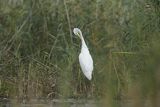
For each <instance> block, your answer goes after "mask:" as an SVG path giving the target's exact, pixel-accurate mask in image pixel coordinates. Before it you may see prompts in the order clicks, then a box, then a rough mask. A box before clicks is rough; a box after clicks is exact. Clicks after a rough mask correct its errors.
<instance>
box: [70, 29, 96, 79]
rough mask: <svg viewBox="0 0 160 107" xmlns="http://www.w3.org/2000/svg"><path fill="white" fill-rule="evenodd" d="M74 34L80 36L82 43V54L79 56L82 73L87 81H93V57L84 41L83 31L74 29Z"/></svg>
mask: <svg viewBox="0 0 160 107" xmlns="http://www.w3.org/2000/svg"><path fill="white" fill-rule="evenodd" d="M73 32H74V34H75V35H77V36H79V37H80V39H81V41H82V46H81V53H80V54H79V63H80V66H81V69H82V72H83V73H84V75H85V76H86V77H87V79H89V80H91V79H92V71H93V60H92V57H91V55H90V52H89V50H88V48H87V45H86V43H85V41H84V38H83V36H82V32H81V30H80V29H78V28H74V30H73Z"/></svg>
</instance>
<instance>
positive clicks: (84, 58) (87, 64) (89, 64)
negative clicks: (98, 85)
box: [79, 52, 93, 80]
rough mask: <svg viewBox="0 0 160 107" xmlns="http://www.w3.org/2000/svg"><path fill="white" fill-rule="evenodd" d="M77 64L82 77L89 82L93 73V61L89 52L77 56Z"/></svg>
mask: <svg viewBox="0 0 160 107" xmlns="http://www.w3.org/2000/svg"><path fill="white" fill-rule="evenodd" d="M79 62H80V66H81V69H82V71H83V73H84V75H85V76H86V77H87V78H88V79H89V80H91V78H92V71H93V60H92V57H91V55H90V53H89V52H82V53H80V55H79Z"/></svg>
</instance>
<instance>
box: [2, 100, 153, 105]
mask: <svg viewBox="0 0 160 107" xmlns="http://www.w3.org/2000/svg"><path fill="white" fill-rule="evenodd" d="M138 102H139V103H141V105H142V107H151V102H150V100H139V101H138ZM114 103H115V106H114V107H135V106H136V103H137V101H133V100H126V101H120V100H115V101H114ZM103 104H104V102H102V101H96V100H75V99H67V100H59V99H54V100H36V99H33V100H30V101H29V102H27V103H18V102H17V100H15V99H12V100H8V99H1V100H0V107H105V106H106V105H103ZM108 107H110V106H108ZM111 107H112V106H111Z"/></svg>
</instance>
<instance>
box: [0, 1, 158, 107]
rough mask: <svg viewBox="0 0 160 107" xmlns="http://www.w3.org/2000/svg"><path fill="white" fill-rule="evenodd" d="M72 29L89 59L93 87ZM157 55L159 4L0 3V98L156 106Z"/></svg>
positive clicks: (81, 2)
mask: <svg viewBox="0 0 160 107" xmlns="http://www.w3.org/2000/svg"><path fill="white" fill-rule="evenodd" d="M74 27H78V28H80V29H81V30H82V33H83V35H84V38H85V40H86V42H87V45H88V47H89V49H90V52H91V55H92V56H93V60H94V71H93V80H92V81H91V82H90V81H88V80H87V79H86V78H85V77H84V75H83V74H82V72H81V70H80V66H79V62H78V55H79V52H80V48H81V47H80V46H81V42H80V40H79V39H78V38H77V37H76V36H75V35H73V33H72V29H73V28H74ZM159 53H160V1H159V0H84V1H83V0H26V1H25V0H24V1H23V0H19V1H18V0H0V96H2V97H10V98H18V99H24V98H26V99H30V98H42V97H44V98H94V99H95V98H98V99H101V98H103V100H104V102H105V103H104V104H105V105H108V106H114V105H115V103H112V102H113V101H114V100H115V99H121V100H122V99H125V98H131V99H133V100H134V101H135V104H137V105H138V106H139V107H142V106H143V105H142V104H143V103H140V102H138V100H139V99H146V100H149V101H151V105H152V106H153V107H156V106H157V105H156V104H157V103H158V101H159V100H160V91H159V88H160V79H159V76H160V67H159V66H160V62H159V61H160V54H159ZM156 101H157V102H156ZM138 106H137V107H138Z"/></svg>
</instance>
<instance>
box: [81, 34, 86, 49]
mask: <svg viewBox="0 0 160 107" xmlns="http://www.w3.org/2000/svg"><path fill="white" fill-rule="evenodd" d="M81 41H82V48H86V49H88V48H87V45H86V43H85V41H84V38H83V36H82V35H81Z"/></svg>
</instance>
